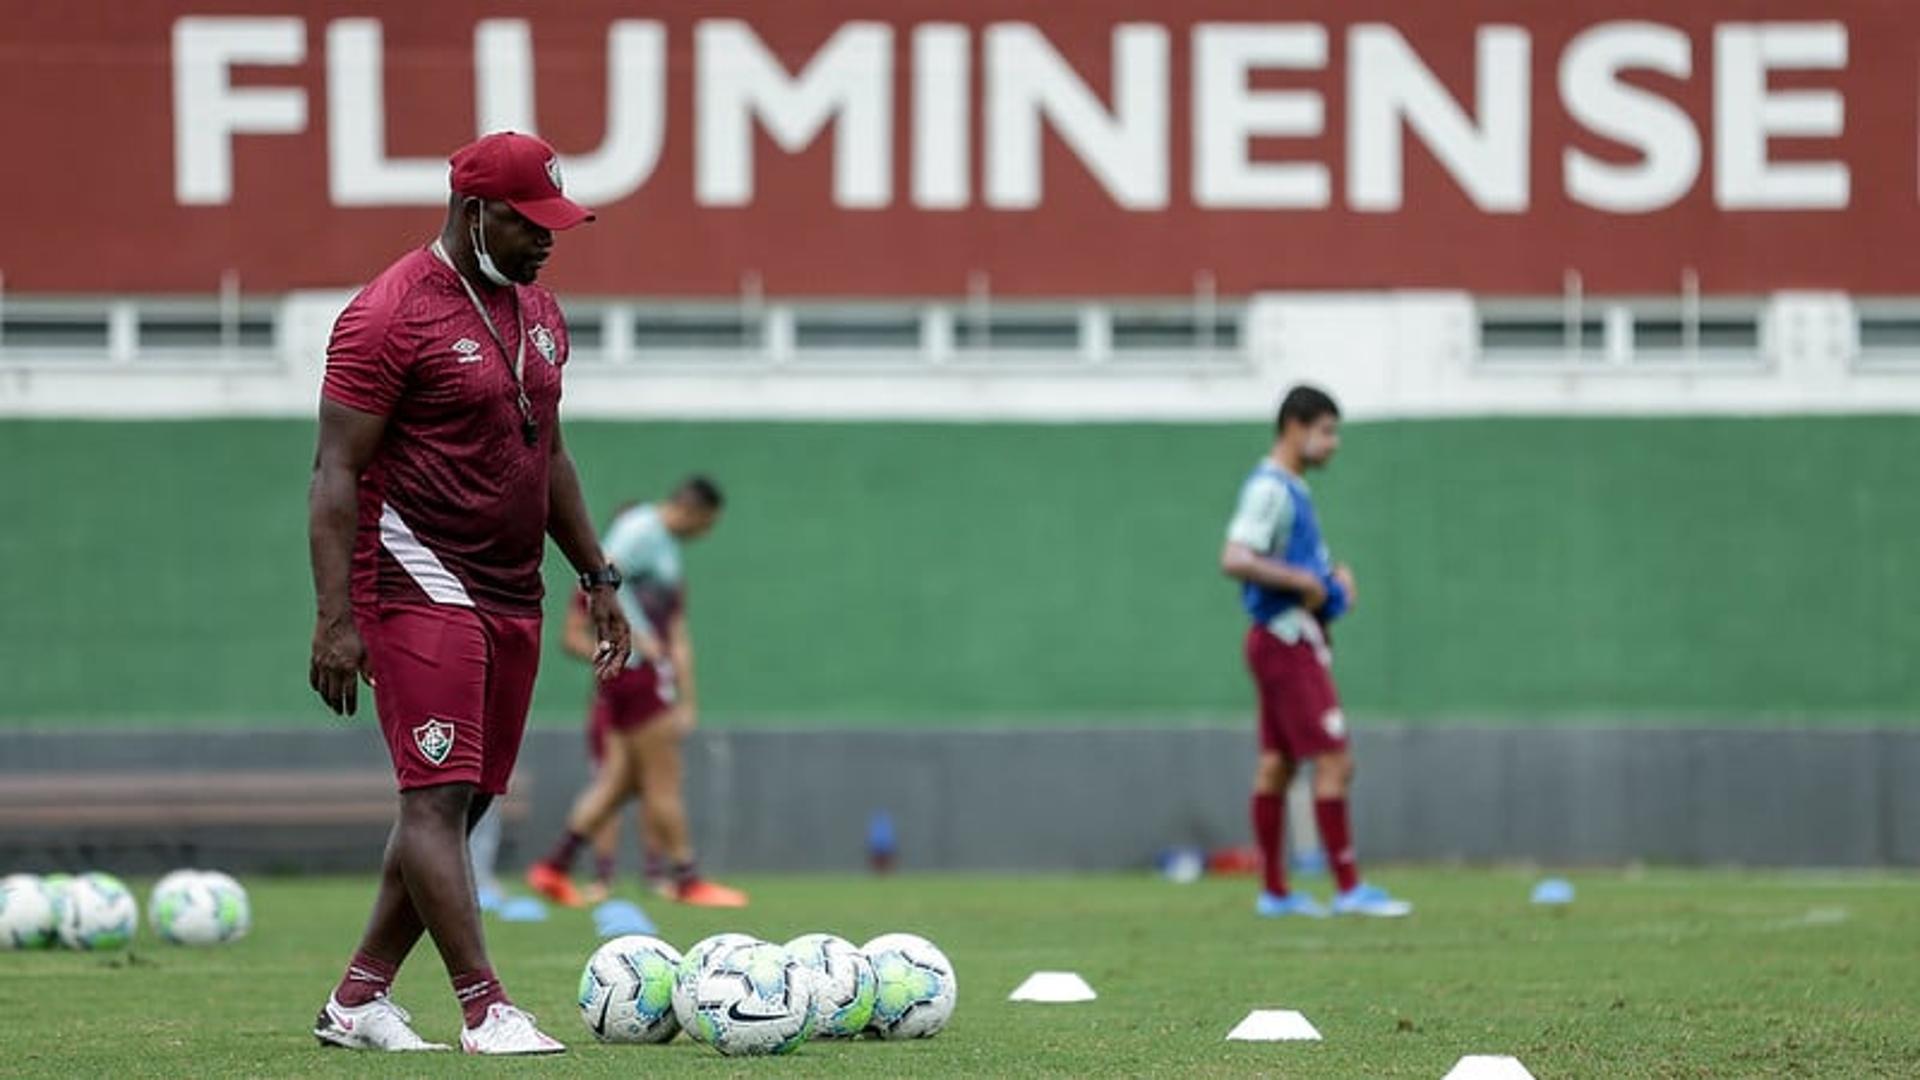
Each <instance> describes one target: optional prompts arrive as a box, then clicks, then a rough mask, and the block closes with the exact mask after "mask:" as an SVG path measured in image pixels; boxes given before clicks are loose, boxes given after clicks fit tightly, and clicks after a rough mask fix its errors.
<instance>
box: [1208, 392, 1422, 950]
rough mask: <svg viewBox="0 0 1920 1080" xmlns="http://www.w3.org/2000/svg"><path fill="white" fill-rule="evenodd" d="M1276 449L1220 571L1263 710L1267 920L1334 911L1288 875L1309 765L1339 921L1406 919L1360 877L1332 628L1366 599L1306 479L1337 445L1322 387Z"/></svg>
mask: <svg viewBox="0 0 1920 1080" xmlns="http://www.w3.org/2000/svg"><path fill="white" fill-rule="evenodd" d="M1276 427H1277V432H1276V435H1275V438H1274V443H1273V449H1272V451H1271V452H1270V453H1268V454H1267V456H1266V457H1263V458H1261V459H1260V462H1259V464H1258V465H1256V466H1254V470H1253V473H1252V475H1250V476H1248V477H1247V480H1246V483H1245V484H1243V485H1242V486H1241V488H1240V502H1239V505H1238V506H1237V507H1236V508H1235V510H1234V513H1233V521H1232V522H1231V523H1230V524H1229V525H1228V526H1227V541H1226V546H1225V548H1224V549H1223V550H1222V551H1221V553H1220V569H1221V570H1222V571H1224V572H1225V573H1226V574H1227V576H1228V577H1231V578H1233V579H1235V580H1237V581H1239V582H1240V583H1241V588H1240V602H1241V606H1242V607H1244V608H1245V609H1246V612H1247V616H1248V619H1249V621H1250V623H1251V625H1249V626H1248V627H1247V636H1246V658H1247V669H1248V670H1249V671H1250V672H1251V673H1252V674H1253V682H1254V686H1255V688H1256V689H1257V690H1258V692H1259V701H1260V763H1259V766H1258V768H1257V769H1256V770H1255V772H1254V779H1253V799H1252V803H1251V814H1252V818H1253V835H1254V839H1255V840H1256V841H1257V842H1258V844H1259V847H1260V855H1261V864H1262V872H1263V875H1264V881H1263V888H1262V890H1261V893H1260V896H1259V898H1258V900H1257V901H1256V903H1255V910H1256V911H1257V912H1258V913H1259V914H1261V915H1264V916H1282V915H1310V916H1321V915H1325V914H1327V909H1326V908H1324V907H1322V906H1321V905H1320V904H1319V903H1318V902H1317V901H1315V900H1314V898H1313V897H1311V896H1309V895H1307V894H1306V893H1305V892H1299V891H1295V890H1292V889H1289V888H1288V886H1287V877H1286V846H1285V835H1286V822H1285V816H1286V798H1287V786H1288V785H1289V784H1290V783H1292V781H1293V778H1294V775H1295V774H1296V773H1297V772H1298V771H1299V769H1300V767H1301V766H1302V765H1308V766H1311V769H1312V784H1313V814H1314V820H1315V823H1316V824H1317V825H1318V826H1319V828H1320V839H1321V843H1322V844H1323V845H1324V846H1325V847H1326V851H1327V861H1328V863H1329V865H1330V867H1331V869H1332V871H1333V877H1334V882H1335V884H1336V886H1337V887H1338V890H1339V891H1338V892H1337V893H1335V895H1334V898H1333V907H1332V911H1333V914H1336V915H1373V916H1386V917H1392V916H1400V915H1407V914H1409V913H1411V912H1412V911H1413V905H1411V904H1409V903H1407V902H1406V901H1404V900H1396V899H1394V898H1393V897H1391V896H1389V895H1387V893H1386V892H1385V890H1383V889H1380V888H1379V887H1378V886H1374V885H1369V884H1366V883H1364V882H1362V881H1361V880H1360V869H1359V866H1358V864H1357V863H1356V862H1355V860H1354V852H1353V839H1352V830H1351V827H1350V825H1349V822H1348V816H1347V791H1348V787H1349V785H1350V784H1351V783H1352V780H1353V754H1352V751H1351V750H1350V749H1349V748H1348V743H1347V720H1346V715H1345V714H1344V713H1343V712H1342V711H1341V709H1340V695H1339V693H1338V691H1337V690H1335V688H1334V685H1333V650H1332V648H1331V647H1330V645H1329V644H1328V637H1327V629H1326V628H1327V626H1328V624H1330V623H1332V622H1333V621H1334V620H1335V619H1338V618H1340V617H1341V616H1342V615H1344V614H1346V613H1347V612H1348V611H1350V610H1351V609H1352V608H1353V606H1354V602H1355V600H1356V598H1357V593H1356V590H1355V588H1354V580H1353V573H1352V571H1350V570H1349V569H1348V568H1347V567H1346V566H1345V565H1344V564H1338V563H1335V562H1334V561H1333V558H1332V556H1331V555H1330V554H1329V553H1328V551H1327V544H1326V541H1325V540H1324V539H1322V538H1321V535H1320V522H1319V519H1318V517H1316V515H1315V514H1314V508H1313V498H1312V495H1311V493H1310V492H1309V490H1308V488H1307V483H1306V480H1305V479H1303V477H1304V476H1305V474H1306V472H1307V471H1308V470H1309V469H1317V468H1320V467H1322V466H1324V465H1326V464H1327V463H1328V462H1329V461H1331V460H1333V455H1334V452H1335V451H1337V450H1338V449H1339V448H1340V407H1339V406H1338V405H1336V404H1334V401H1333V399H1332V398H1331V397H1329V396H1327V394H1326V393H1325V392H1323V391H1321V390H1317V389H1314V388H1313V387H1310V386H1297V387H1294V388H1293V389H1292V390H1291V391H1289V392H1288V393H1287V396H1286V399H1285V400H1284V401H1283V402H1282V403H1281V405H1280V416H1279V420H1278V422H1277V425H1276Z"/></svg>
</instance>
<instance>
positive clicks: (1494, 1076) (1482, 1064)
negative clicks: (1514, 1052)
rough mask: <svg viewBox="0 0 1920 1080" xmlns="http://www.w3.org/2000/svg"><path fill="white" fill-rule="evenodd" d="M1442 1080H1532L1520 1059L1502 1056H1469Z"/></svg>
mask: <svg viewBox="0 0 1920 1080" xmlns="http://www.w3.org/2000/svg"><path fill="white" fill-rule="evenodd" d="M1442 1080H1533V1074H1532V1073H1530V1072H1528V1071H1527V1067H1526V1066H1525V1065H1522V1064H1520V1059H1519V1058H1515V1057H1507V1056H1505V1055H1504V1054H1469V1055H1468V1056H1466V1057H1463V1058H1461V1059H1460V1060H1459V1061H1458V1062H1456V1063H1455V1064H1454V1066H1453V1071H1451V1072H1449V1073H1447V1075H1446V1076H1445V1077H1443V1078H1442Z"/></svg>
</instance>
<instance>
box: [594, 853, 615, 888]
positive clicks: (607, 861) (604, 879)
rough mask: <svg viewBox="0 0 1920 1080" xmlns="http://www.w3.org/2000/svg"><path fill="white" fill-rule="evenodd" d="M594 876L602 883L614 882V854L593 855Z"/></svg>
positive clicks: (610, 883) (609, 883)
mask: <svg viewBox="0 0 1920 1080" xmlns="http://www.w3.org/2000/svg"><path fill="white" fill-rule="evenodd" d="M593 876H594V878H595V880H597V881H599V882H600V884H602V885H612V884H613V856H611V855H595V856H594V857H593Z"/></svg>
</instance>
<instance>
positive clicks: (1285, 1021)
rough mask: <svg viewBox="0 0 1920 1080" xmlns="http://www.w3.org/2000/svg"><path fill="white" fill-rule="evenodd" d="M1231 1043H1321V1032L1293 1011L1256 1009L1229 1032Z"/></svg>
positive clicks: (1228, 1038) (1228, 1036)
mask: <svg viewBox="0 0 1920 1080" xmlns="http://www.w3.org/2000/svg"><path fill="white" fill-rule="evenodd" d="M1227 1041H1229V1042H1319V1041H1320V1032H1319V1030H1318V1029H1317V1028H1315V1027H1314V1026H1313V1025H1312V1024H1311V1023H1309V1022H1308V1021H1307V1018H1306V1017H1304V1016H1302V1015H1300V1014H1299V1013H1297V1012H1295V1011H1293V1010H1292V1009H1255V1010H1253V1011H1252V1012H1250V1013H1248V1014H1247V1018H1246V1019H1245V1020H1242V1021H1240V1022H1239V1023H1238V1024H1236V1025H1234V1028H1233V1030H1232V1031H1229V1032H1227Z"/></svg>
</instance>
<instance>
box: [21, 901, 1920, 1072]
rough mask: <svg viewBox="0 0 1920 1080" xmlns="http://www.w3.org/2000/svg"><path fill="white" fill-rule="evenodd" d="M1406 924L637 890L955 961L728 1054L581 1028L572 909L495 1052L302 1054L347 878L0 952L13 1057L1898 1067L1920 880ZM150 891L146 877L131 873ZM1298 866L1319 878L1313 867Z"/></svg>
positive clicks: (1447, 914)
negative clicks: (502, 1054)
mask: <svg viewBox="0 0 1920 1080" xmlns="http://www.w3.org/2000/svg"><path fill="white" fill-rule="evenodd" d="M1381 879H1382V880H1383V881H1384V882H1385V883H1387V884H1389V885H1390V886H1392V887H1393V888H1394V889H1395V890H1396V891H1400V892H1403V893H1405V894H1406V895H1407V896H1409V897H1410V898H1412V899H1414V900H1416V901H1418V903H1419V905H1420V910H1419V912H1418V913H1417V914H1416V915H1415V916H1414V917H1413V918H1412V919H1409V920H1405V921H1401V922H1392V923H1389V922H1360V921H1345V920H1341V921H1329V922H1294V921H1283V922H1258V921H1256V920H1254V919H1253V918H1252V917H1251V915H1250V914H1249V901H1250V899H1251V893H1252V885H1251V883H1250V882H1249V881H1247V880H1246V879H1209V880H1206V881H1203V882H1201V883H1199V884H1196V885H1192V886H1176V885H1171V884H1167V883H1164V882H1162V881H1159V880H1157V879H1152V878H1147V877H1142V876H1089V877H984V876H939V875H927V876H911V877H900V878H893V879H886V880H869V879H858V878H835V877H759V878H747V879H743V880H742V881H741V884H743V885H745V886H747V887H748V888H751V889H752V890H753V891H754V893H755V906H754V907H753V908H752V909H751V910H750V911H748V912H745V913H734V914H726V913H709V912H703V911H691V910H686V909H681V908H675V907H672V906H669V905H666V904H664V903H660V902H655V903H652V904H649V905H648V907H649V910H650V911H652V912H653V913H654V914H655V915H656V917H658V918H659V919H660V920H661V923H662V931H663V936H665V937H666V938H668V939H669V940H671V941H673V942H674V943H675V944H677V945H681V946H685V945H687V944H690V943H691V942H692V941H694V940H695V939H697V938H699V937H702V936H704V935H706V934H708V933H711V932H713V931H716V930H721V929H741V930H745V931H748V932H751V933H755V934H758V935H759V936H762V937H767V938H772V939H775V940H785V939H786V938H787V937H789V936H791V935H794V934H798V933H800V932H803V931H807V930H813V929H822V928H824V929H831V930H835V931H838V932H840V933H841V934H843V935H844V936H847V937H850V938H852V939H854V940H855V941H856V942H858V941H860V940H864V939H865V938H866V937H867V936H868V935H870V934H874V933H878V932H881V931H884V930H889V929H911V930H915V931H918V932H921V933H924V934H926V935H928V936H929V937H932V938H933V939H934V940H935V941H937V942H938V943H939V944H941V945H942V946H943V947H944V948H945V949H946V951H947V953H948V954H949V955H950V956H951V957H952V959H953V961H954V964H955V966H956V968H957V969H958V972H959V977H960V1005H959V1010H958V1012H957V1013H956V1015H955V1019H954V1021H953V1024H952V1026H951V1027H950V1028H949V1029H948V1030H947V1031H946V1032H945V1033H944V1034H943V1035H941V1036H939V1037H938V1038H935V1039H932V1040H928V1041H925V1042H920V1043H911V1044H900V1043H877V1042H870V1041H864V1040H863V1041H860V1042H857V1043H852V1044H839V1045H826V1044H813V1045H809V1046H807V1047H804V1048H803V1049H802V1050H801V1051H800V1052H799V1053H798V1054H797V1055H795V1056H793V1057H790V1058H782V1059H764V1060H753V1061H747V1060H738V1059H726V1058H722V1057H720V1056H719V1055H717V1054H715V1053H714V1052H713V1051H711V1050H709V1049H706V1048H704V1047H701V1046H697V1045H694V1044H692V1043H689V1042H687V1041H686V1040H685V1039H684V1038H683V1039H679V1040H676V1041H675V1042H674V1043H672V1044H671V1045H668V1046H665V1047H626V1046H599V1045H596V1044H595V1043H594V1042H593V1041H592V1039H591V1037H590V1036H588V1034H587V1032H586V1030H585V1028H584V1027H583V1026H582V1025H581V1022H580V1020H579V1016H578V1012H577V1010H576V1009H575V1007H574V1005H573V1003H572V994H573V991H574V987H575V984H576V981H577V978H578V974H579V970H580V965H581V964H582V963H583V961H584V960H585V957H586V955H587V954H588V952H590V951H591V949H592V948H593V946H594V944H595V941H594V938H593V935H592V929H591V923H590V920H589V919H588V917H587V916H586V915H585V914H584V913H580V912H556V913H555V916H554V917H553V918H552V919H551V920H550V921H548V922H546V923H544V924H537V925H503V924H500V923H498V922H490V923H489V926H488V930H489V937H490V941H491V944H492V946H493V949H494V957H495V961H496V966H497V968H498V969H499V971H500V972H501V974H502V976H503V978H504V979H505V981H506V983H507V986H508V988H509V990H510V991H512V992H513V994H514V996H515V997H516V998H517V999H518V1000H519V1002H520V1003H521V1004H522V1005H524V1006H525V1007H527V1008H529V1009H531V1010H533V1011H535V1012H536V1013H538V1014H539V1015H540V1017H541V1018H542V1020H543V1021H544V1022H545V1024H546V1026H547V1027H548V1029H549V1030H550V1031H552V1032H554V1033H555V1034H558V1035H559V1036H560V1037H561V1038H563V1039H565V1040H567V1041H568V1042H569V1043H570V1044H571V1046H572V1047H573V1052H572V1053H570V1054H568V1055H566V1056H565V1057H564V1058H559V1059H549V1060H544V1061H530V1062H520V1063H514V1064H506V1063H500V1062H480V1061H471V1060H465V1059H462V1058H459V1057H457V1056H453V1055H442V1056H437V1057H435V1058H432V1059H422V1058H418V1057H408V1058H398V1057H394V1058H374V1057H371V1056H369V1055H363V1054H349V1053H346V1052H343V1051H323V1050H321V1049H319V1048H318V1047H316V1046H315V1045H314V1043H313V1040H312V1039H311V1038H310V1037H309V1036H308V1035H307V1033H306V1032H307V1025H308V1024H309V1022H310V1020H311V1019H312V1016H313V1013H314V1011H315V1009H316V1008H317V1007H318V1005H319V1004H320V1002H321V1001H322V999H323V997H324V995H325V994H326V992H327V990H328V988H329V987H330V985H331V982H332V979H333V978H334V977H335V976H336V975H337V973H338V969H339V967H340V966H341V964H342V963H343V962H344V959H345V957H346V955H347V952H348V950H349V948H350V946H351V944H352V942H353V940H354V938H355V935H356V933H357V930H358V928H359V924H360V922H361V919H362V917H363V915H364V911H365V907H366V903H367V900H368V898H369V895H370V889H371V883H370V881H369V880H366V879H272V878H261V879H256V880H254V881H253V882H251V883H250V884H251V887H252V891H253V898H254V910H255V929H254V933H253V935H252V936H251V937H249V938H248V939H246V940H244V941H242V942H240V943H238V944H236V945H233V946H230V947H227V948H224V949H216V950H208V951H193V950H186V949H180V948H173V947H165V946H160V945H156V944H154V943H153V941H152V938H151V937H150V936H146V937H143V939H142V940H141V941H139V942H137V943H136V946H135V948H134V949H133V950H132V951H131V952H130V953H123V954H118V955H89V954H73V953H0V1075H8V1076H15V1075H21V1076H114V1077H127V1076H195V1077H214V1076H272V1077H281V1076H363V1075H373V1076H387V1075H392V1076H443V1075H495V1076H497V1075H503V1074H504V1072H505V1071H509V1070H510V1071H512V1072H515V1073H522V1074H528V1073H541V1074H550V1075H566V1076H621V1077H627V1076H635V1075H643V1074H644V1075H658V1074H662V1073H668V1074H681V1073H684V1074H687V1075H707V1076H719V1075H727V1076H733V1075H783V1076H816V1077H818V1076H832V1077H847V1076H915V1077H921V1076H1017V1075H1052V1076H1095V1075H1127V1076H1146V1075H1155V1076H1248V1075H1262V1076H1338V1077H1397V1076H1406V1077H1432V1078H1437V1077H1440V1076H1442V1075H1443V1074H1444V1073H1445V1072H1446V1071H1447V1070H1448V1069H1449V1068H1450V1067H1451V1066H1452V1064H1453V1063H1454V1062H1455V1061H1456V1060H1457V1059H1458V1058H1459V1057H1460V1056H1462V1055H1465V1054H1472V1053H1500V1054H1513V1055H1516V1056H1518V1057H1519V1058H1520V1059H1521V1060H1522V1061H1523V1062H1524V1063H1525V1064H1526V1065H1527V1066H1528V1068H1530V1069H1531V1070H1532V1071H1533V1073H1534V1074H1535V1075H1536V1076H1539V1077H1542V1078H1545V1077H1564V1076H1592V1077H1638V1076H1663V1077H1664V1076H1672V1077H1680V1076H1685V1077H1702V1076H1714V1077H1732V1076H1835V1077H1866V1076H1913V1075H1915V1074H1916V1070H1920V877H1915V876H1911V875H1905V876H1891V875H1825V874H1821V875H1815V874H1808V873H1773V874H1760V873H1752V874H1748V873H1725V872H1681V871H1653V872H1647V873H1644V874H1638V873H1627V874H1623V873H1618V872H1613V873H1589V874H1582V875H1575V876H1574V878H1573V880H1574V882H1575V884H1576V885H1577V887H1578V889H1579V898H1578V901H1577V902H1576V903H1575V904H1574V905H1573V906H1572V907H1571V908H1570V909H1562V910H1554V909H1540V908H1534V907H1531V906H1529V905H1528V903H1527V891H1528V887H1529V884H1530V882H1531V880H1532V878H1531V876H1530V875H1528V874H1525V873H1521V872H1518V871H1468V870H1402V871H1397V872H1391V871H1390V872H1386V873H1383V874H1382V875H1381ZM139 884H140V886H141V887H142V891H143V894H144V886H145V884H146V883H144V882H142V883H139ZM1308 884H1309V886H1310V887H1312V888H1314V889H1316V891H1318V892H1320V893H1322V894H1323V895H1324V892H1325V882H1324V880H1323V879H1321V880H1310V881H1309V882H1308ZM1037 969H1070V970H1077V971H1079V972H1080V973H1082V974H1083V975H1085V976H1086V977H1087V979H1088V980H1089V981H1091V982H1092V983H1093V985H1094V986H1095V988H1096V989H1097V990H1098V991H1099V992H1100V1000H1098V1001H1097V1002H1093V1003H1090V1004H1085V1005H1052V1006H1043V1005H1014V1004H1010V1003H1008V1002H1007V1001H1006V1000H1005V998H1006V996H1007V994H1008V992H1009V991H1010V990H1011V989H1012V988H1013V986H1014V985H1015V984H1016V983H1017V982H1018V981H1019V980H1020V979H1022V978H1023V977H1025V976H1026V975H1027V974H1028V973H1029V972H1031V971H1034V970H1037ZM395 996H396V998H397V999H398V1000H400V1001H401V1002H403V1003H404V1004H406V1005H407V1006H408V1007H409V1008H410V1009H411V1010H412V1011H413V1013H414V1018H415V1021H416V1024H417V1026H418V1027H419V1028H420V1029H421V1031H422V1033H423V1034H426V1035H427V1036H428V1037H429V1038H438V1039H448V1038H450V1037H452V1036H453V1035H454V1034H455V1033H456V1030H457V1013H456V1011H455V1008H454V1005H453V1003H452V1000H451V995H450V994H449V992H448V991H447V988H446V983H445V979H444V975H443V974H442V972H441V970H440V966H439V963H438V960H437V958H436V957H435V956H434V955H433V954H432V952H431V950H430V948H423V949H422V950H421V951H420V952H418V953H416V954H415V957H414V961H413V963H411V964H410V965H409V967H408V968H407V969H406V970H405V971H404V972H403V974H402V976H401V979H400V982H399V984H398V986H397V988H396V992H395ZM1259 1006H1273V1007H1286V1008H1295V1009H1299V1010H1302V1011H1303V1012H1305V1013H1306V1014H1307V1016H1308V1017H1309V1018H1310V1019H1311V1020H1312V1021H1313V1022H1314V1023H1315V1024H1316V1025H1317V1026H1318V1027H1319V1028H1320V1030H1321V1032H1322V1033H1323V1035H1324V1036H1325V1041H1324V1042H1320V1043H1317V1044H1305V1043H1280V1044H1261V1045H1251V1044H1228V1043H1226V1042H1224V1041H1223V1036H1224V1035H1225V1034H1226V1032H1227V1030H1228V1029H1229V1028H1230V1027H1232V1026H1233V1024H1234V1023H1235V1022H1236V1021H1238V1020H1239V1019H1240V1017H1241V1016H1242V1015H1244V1014H1245V1013H1246V1012H1247V1011H1248V1010H1249V1009H1251V1008H1254V1007H1259Z"/></svg>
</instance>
